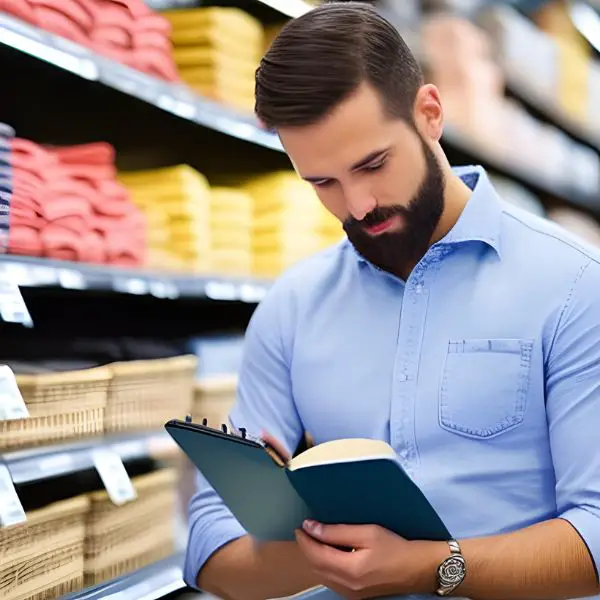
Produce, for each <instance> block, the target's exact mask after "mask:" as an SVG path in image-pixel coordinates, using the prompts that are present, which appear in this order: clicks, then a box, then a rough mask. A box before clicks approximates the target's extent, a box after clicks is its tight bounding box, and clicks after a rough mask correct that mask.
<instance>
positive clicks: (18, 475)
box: [0, 432, 177, 485]
mask: <svg viewBox="0 0 600 600" xmlns="http://www.w3.org/2000/svg"><path fill="white" fill-rule="evenodd" d="M97 450H110V451H112V452H115V453H116V454H118V455H119V456H120V457H121V460H122V461H123V462H126V461H131V460H136V459H141V458H147V457H149V458H162V457H165V456H169V455H171V454H173V453H174V452H176V450H177V447H176V446H175V443H174V442H173V440H172V438H171V437H170V436H169V435H168V434H167V433H166V432H147V433H129V434H125V433H124V434H119V435H110V436H104V437H101V438H92V439H89V440H88V439H86V440H83V441H78V442H73V443H67V444H57V445H54V446H44V447H40V448H31V449H26V450H17V451H12V452H6V453H4V454H2V453H0V464H5V465H6V466H7V467H8V470H9V472H10V475H11V478H12V480H13V483H14V484H15V485H21V484H25V483H32V482H35V481H41V480H43V479H50V478H52V477H60V476H63V475H69V474H71V473H77V472H78V471H85V470H87V469H91V468H93V467H94V453H95V452H96V451H97Z"/></svg>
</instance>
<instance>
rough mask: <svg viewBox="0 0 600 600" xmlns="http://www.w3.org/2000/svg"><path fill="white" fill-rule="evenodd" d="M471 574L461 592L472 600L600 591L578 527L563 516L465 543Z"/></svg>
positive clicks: (554, 597)
mask: <svg viewBox="0 0 600 600" xmlns="http://www.w3.org/2000/svg"><path fill="white" fill-rule="evenodd" d="M461 549H462V551H463V554H464V556H465V559H466V562H467V577H466V578H465V581H464V582H463V583H462V585H461V586H460V587H459V588H458V589H457V590H456V595H458V596H464V597H467V598H471V599H472V600H479V599H482V600H483V599H485V600H490V599H494V600H510V599H513V598H514V599H516V598H518V599H519V600H538V599H540V600H541V599H543V600H562V599H567V598H582V597H586V596H593V595H596V594H599V593H600V587H599V585H598V581H597V576H596V571H595V569H594V565H593V561H592V559H591V557H590V554H589V552H588V550H587V547H586V545H585V543H584V542H583V540H582V539H581V537H580V536H579V534H578V533H577V531H576V530H575V529H574V528H573V527H572V526H571V525H570V524H569V523H568V522H567V521H564V520H562V519H554V520H551V521H546V522H544V523H540V524H537V525H533V526H531V527H527V528H525V529H522V530H520V531H516V532H513V533H509V534H504V535H499V536H494V537H489V538H481V539H472V540H464V541H461Z"/></svg>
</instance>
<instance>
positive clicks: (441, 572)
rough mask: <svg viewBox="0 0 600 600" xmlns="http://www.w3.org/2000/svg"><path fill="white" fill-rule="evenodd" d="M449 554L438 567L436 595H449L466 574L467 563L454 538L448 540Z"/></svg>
mask: <svg viewBox="0 0 600 600" xmlns="http://www.w3.org/2000/svg"><path fill="white" fill-rule="evenodd" d="M448 545H449V546H450V556H449V557H448V558H446V559H445V560H444V561H443V562H442V563H441V564H440V566H439V567H438V571H437V585H438V587H437V589H436V590H435V595H436V596H448V595H450V594H451V593H452V592H453V591H454V590H455V589H456V588H457V587H458V586H459V585H460V584H461V583H462V582H463V580H464V578H465V576H466V574H467V563H466V562H465V557H464V556H463V555H462V554H461V551H460V546H459V544H458V542H457V541H456V540H450V541H449V542H448Z"/></svg>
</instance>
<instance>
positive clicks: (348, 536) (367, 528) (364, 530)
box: [302, 520, 379, 550]
mask: <svg viewBox="0 0 600 600" xmlns="http://www.w3.org/2000/svg"><path fill="white" fill-rule="evenodd" d="M302 527H303V529H304V531H306V533H308V535H310V536H312V537H313V538H315V539H317V540H319V541H320V542H323V543H324V544H329V545H330V546H340V547H346V548H349V549H356V550H358V549H359V548H369V547H371V546H372V545H373V544H374V543H375V541H376V537H377V533H378V529H379V528H378V527H377V526H375V525H323V524H322V523H317V522H315V521H310V520H309V521H305V522H304V523H303V524H302Z"/></svg>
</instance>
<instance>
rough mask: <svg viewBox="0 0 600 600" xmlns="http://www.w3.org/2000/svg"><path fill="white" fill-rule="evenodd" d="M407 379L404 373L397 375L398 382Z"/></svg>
mask: <svg viewBox="0 0 600 600" xmlns="http://www.w3.org/2000/svg"><path fill="white" fill-rule="evenodd" d="M407 379H408V377H407V376H406V373H400V375H398V381H406V380H407Z"/></svg>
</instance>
